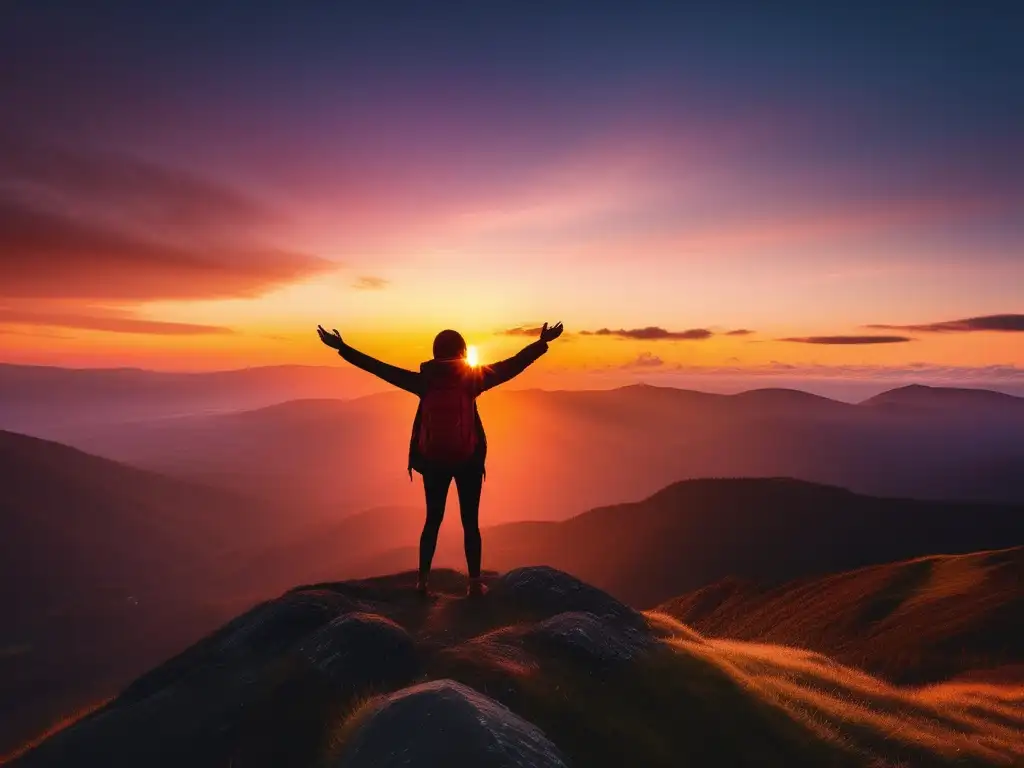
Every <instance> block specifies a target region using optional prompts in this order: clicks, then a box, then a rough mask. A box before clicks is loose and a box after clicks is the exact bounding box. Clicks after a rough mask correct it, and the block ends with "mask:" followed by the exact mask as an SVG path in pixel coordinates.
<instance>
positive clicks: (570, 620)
mask: <svg viewBox="0 0 1024 768" xmlns="http://www.w3.org/2000/svg"><path fill="white" fill-rule="evenodd" d="M523 642H524V644H525V645H526V647H527V648H528V649H531V650H533V651H535V652H536V653H550V654H564V655H567V656H570V657H572V658H575V659H577V660H579V661H580V662H582V663H584V664H596V665H602V666H608V665H616V664H621V663H626V662H630V661H633V660H634V659H636V658H638V657H639V656H640V655H641V654H643V653H644V652H645V651H647V650H648V649H650V648H652V647H653V646H654V643H655V640H654V638H653V636H652V635H651V633H650V632H648V631H647V630H646V629H637V628H636V627H633V626H628V625H623V624H620V623H619V622H617V621H615V620H614V619H612V620H609V619H608V618H606V617H602V616H595V615H594V614H592V613H586V612H584V611H569V612H566V613H559V614H557V615H556V616H552V617H551V618H550V619H545V620H544V621H542V622H540V623H539V624H536V625H534V626H532V627H530V628H529V629H527V630H526V632H525V633H524V635H523Z"/></svg>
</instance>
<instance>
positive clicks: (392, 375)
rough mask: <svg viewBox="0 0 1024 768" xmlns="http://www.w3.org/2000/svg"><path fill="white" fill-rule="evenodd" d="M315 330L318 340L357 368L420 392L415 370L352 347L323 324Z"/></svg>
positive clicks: (417, 392) (411, 390)
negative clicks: (327, 329)
mask: <svg viewBox="0 0 1024 768" xmlns="http://www.w3.org/2000/svg"><path fill="white" fill-rule="evenodd" d="M316 332H317V334H318V335H319V336H320V341H322V342H323V343H324V344H326V345H327V346H328V347H330V348H331V349H336V350H338V354H339V355H341V356H342V357H343V358H344V359H345V360H346V361H348V362H350V363H352V365H354V366H356V367H357V368H362V369H363V370H364V371H366V372H367V373H372V374H373V375H374V376H376V377H378V378H380V379H384V381H386V382H387V383H388V384H392V385H394V386H396V387H398V388H399V389H404V390H405V391H406V392H412V393H413V394H414V395H418V394H420V375H419V374H418V373H416V372H415V371H408V370H406V369H405V368H399V367H398V366H397V365H389V364H388V363H384V362H381V361H380V360H378V359H376V358H375V357H370V356H369V355H367V354H364V353H363V352H360V351H359V350H358V349H353V348H352V347H350V346H349V345H348V344H346V343H345V342H344V341H342V340H341V334H340V333H338V331H337V330H335V331H334V333H328V332H327V331H325V330H324V329H323V326H320V325H318V326H317V327H316Z"/></svg>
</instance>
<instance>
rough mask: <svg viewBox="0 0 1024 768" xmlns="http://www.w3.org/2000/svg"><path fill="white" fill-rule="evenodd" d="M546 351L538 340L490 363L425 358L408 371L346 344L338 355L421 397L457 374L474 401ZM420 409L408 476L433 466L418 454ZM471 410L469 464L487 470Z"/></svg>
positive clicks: (481, 430) (477, 417)
mask: <svg viewBox="0 0 1024 768" xmlns="http://www.w3.org/2000/svg"><path fill="white" fill-rule="evenodd" d="M547 351H548V345H547V342H545V341H541V340H539V339H538V340H537V341H535V342H533V343H532V344H528V345H527V346H526V347H524V348H523V349H521V350H520V351H519V352H518V353H517V354H515V355H513V356H512V357H510V358H507V359H505V360H501V361H499V362H497V363H493V364H492V365H482V366H479V367H476V368H473V367H470V366H469V365H467V364H466V363H465V361H463V360H462V359H458V360H427V361H426V362H424V363H421V364H420V370H419V371H410V370H407V369H405V368H399V367H398V366H395V365H390V364H389V363H385V362H382V361H380V360H377V359H376V358H373V357H370V356H369V355H367V354H365V353H363V352H360V351H359V350H357V349H354V348H352V347H350V346H349V345H347V344H343V345H342V347H341V348H340V349H339V350H338V354H339V355H341V357H342V358H343V359H344V360H346V361H347V362H349V363H351V364H352V365H354V366H356V367H357V368H362V369H363V370H364V371H366V372H367V373H372V374H373V375H374V376H377V377H378V378H380V379H383V380H384V381H386V382H388V383H389V384H391V385H393V386H396V387H398V388H399V389H403V390H405V391H406V392H410V393H412V394H414V395H416V396H417V397H419V398H421V400H422V397H423V394H424V393H425V392H426V391H428V389H429V387H430V386H431V383H432V382H434V381H436V380H437V379H438V378H439V377H448V376H458V377H460V378H462V379H463V381H464V384H465V386H466V387H467V388H468V389H469V390H470V394H471V395H472V397H473V399H474V401H475V400H476V398H477V397H479V396H480V395H482V394H483V393H484V392H486V391H487V390H489V389H493V388H494V387H496V386H498V385H499V384H504V383H505V382H506V381H508V380H509V379H512V378H514V377H516V376H518V375H519V374H520V373H522V372H523V371H525V370H526V369H527V368H528V367H529V366H530V365H531V364H532V363H534V362H536V360H537V359H538V358H539V357H540V356H541V355H543V354H544V353H545V352H547ZM421 408H422V402H421V403H420V405H418V406H417V408H416V416H415V418H414V419H413V423H412V434H411V436H410V438H409V462H408V467H407V469H408V471H409V476H410V478H411V477H412V471H413V470H414V469H415V470H416V471H417V472H419V473H421V474H422V473H423V472H425V471H430V470H431V469H434V468H435V467H432V466H431V465H430V463H429V462H428V461H427V460H426V459H425V458H424V457H423V456H422V455H421V454H420V452H419V448H418V445H417V440H416V436H417V431H418V429H419V425H420V414H421ZM473 412H474V415H475V420H476V430H477V447H476V452H475V453H474V455H473V457H472V458H471V459H470V460H469V463H470V465H472V466H474V467H477V468H479V470H480V471H481V472H486V466H485V465H486V461H487V435H486V433H485V432H484V425H483V422H482V421H481V420H480V411H479V410H478V409H477V407H476V403H475V402H474V404H473Z"/></svg>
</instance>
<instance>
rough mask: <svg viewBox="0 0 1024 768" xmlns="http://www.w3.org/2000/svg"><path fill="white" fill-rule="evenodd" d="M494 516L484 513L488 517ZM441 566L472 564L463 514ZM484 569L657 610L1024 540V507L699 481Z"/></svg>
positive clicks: (521, 541) (529, 530) (496, 557)
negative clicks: (676, 602)
mask: <svg viewBox="0 0 1024 768" xmlns="http://www.w3.org/2000/svg"><path fill="white" fill-rule="evenodd" d="M484 514H485V515H486V513H484ZM445 526H447V527H448V529H449V530H450V531H451V534H450V535H449V537H448V538H447V539H445V540H444V541H443V542H442V544H441V545H439V548H438V555H437V562H438V563H440V564H443V565H449V566H456V567H458V566H460V565H461V564H462V562H463V554H462V550H461V541H460V540H459V539H458V538H457V537H456V536H455V535H453V534H454V533H455V532H456V531H457V527H458V520H457V516H456V515H454V514H453V515H451V516H450V519H447V520H446V522H445ZM483 542H484V550H483V551H484V564H485V566H487V567H490V568H494V569H496V570H506V569H509V568H514V567H516V566H519V565H522V564H527V563H549V564H551V565H553V566H555V567H557V568H561V569H563V570H566V571H569V572H570V573H573V574H576V575H578V576H579V577H580V578H583V579H585V580H587V581H588V582H590V583H592V584H595V585H596V586H598V587H600V588H602V589H606V590H608V591H609V592H611V593H612V594H614V595H615V596H616V597H618V598H620V599H622V600H625V601H626V602H628V603H629V604H630V605H638V606H642V607H653V606H655V605H657V604H658V603H661V602H662V601H664V600H667V599H670V598H672V597H675V596H677V595H680V594H682V593H684V592H688V591H691V590H694V589H697V588H700V587H702V586H705V585H707V584H712V583H714V582H717V581H719V580H721V579H724V578H726V577H730V576H732V577H738V578H744V579H752V580H756V581H758V582H759V583H762V584H767V585H777V584H781V583H782V582H785V581H789V580H791V579H795V578H803V577H807V576H815V575H823V574H827V573H834V572H836V571H842V570H847V569H850V568H857V567H860V566H865V565H872V564H880V563H888V562H893V561H897V560H903V559H906V558H908V557H916V556H922V555H930V554H936V553H961V552H971V551H975V550H982V549H995V548H1000V547H1006V546H1012V545H1015V544H1019V543H1021V542H1024V508H1021V507H1012V506H1000V505H986V504H952V503H942V502H924V501H912V500H908V499H884V498H875V497H871V496H862V495H860V494H855V493H851V492H849V491H845V490H843V489H841V488H834V487H830V486H823V485H816V484H813V483H805V482H801V481H798V480H791V479H785V478H776V479H749V478H748V479H717V480H716V479H708V480H690V481H684V482H680V483H674V484H673V485H670V486H668V487H667V488H664V489H663V490H661V491H659V492H658V493H655V494H653V495H652V496H650V497H648V498H646V499H644V500H642V501H638V502H634V503H630V504H617V505H612V506H606V507H599V508H597V509H593V510H591V511H589V512H585V513H583V514H581V515H577V516H576V517H573V518H571V519H569V520H566V521H564V522H559V523H541V524H538V523H513V524H509V525H503V526H496V527H493V528H488V529H486V530H485V531H484V534H483ZM415 557H416V554H415V551H414V550H413V549H411V548H408V549H403V550H399V551H395V552H391V553H387V554H385V555H379V556H374V557H371V558H369V559H368V560H367V561H366V562H364V563H360V564H358V565H356V566H354V567H355V568H358V572H359V573H368V574H384V573H389V572H394V571H396V570H400V569H403V568H408V567H411V566H412V565H414V564H415V562H416V559H415Z"/></svg>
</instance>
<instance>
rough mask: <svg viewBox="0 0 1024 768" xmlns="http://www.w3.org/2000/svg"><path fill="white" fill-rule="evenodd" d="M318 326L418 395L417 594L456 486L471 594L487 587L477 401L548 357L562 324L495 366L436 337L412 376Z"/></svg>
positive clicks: (413, 463)
mask: <svg viewBox="0 0 1024 768" xmlns="http://www.w3.org/2000/svg"><path fill="white" fill-rule="evenodd" d="M332 330H333V332H331V333H329V332H327V331H326V330H325V329H324V328H323V326H320V325H318V326H317V334H318V335H319V337H320V340H321V341H322V342H323V343H324V344H326V345H327V346H328V347H330V348H331V349H334V350H337V352H338V354H339V355H340V356H341V357H342V358H343V359H344V360H346V361H347V362H349V363H351V364H352V365H354V366H356V367H357V368H361V369H363V370H364V371H367V372H368V373H372V374H373V375H374V376H377V377H378V378H380V379H383V380H384V381H386V382H388V383H389V384H391V385H393V386H395V387H398V388H399V389H402V390H405V391H406V392H410V393H412V394H414V395H416V396H417V397H419V399H420V402H419V405H418V406H417V408H416V416H415V418H414V419H413V424H412V436H411V437H410V439H409V461H408V466H407V469H408V472H409V479H410V480H411V479H412V473H413V470H415V471H417V472H419V473H420V475H421V476H422V478H423V491H424V496H425V499H426V507H427V515H426V521H425V522H424V525H423V532H422V533H421V534H420V547H419V578H418V580H417V584H416V589H417V590H418V591H419V592H420V593H421V594H424V595H425V594H427V593H428V592H429V579H430V566H431V563H432V561H433V559H434V551H435V549H436V548H437V535H438V532H439V531H440V529H441V521H442V519H443V518H444V511H445V505H446V502H447V498H448V489H449V487H450V486H451V483H452V481H453V480H454V481H455V488H456V491H457V493H458V497H459V513H460V517H461V518H462V532H463V541H464V545H465V550H466V566H467V568H468V572H469V588H468V594H469V595H470V596H476V595H481V594H483V593H484V592H485V591H486V587H485V586H484V584H483V583H482V582H481V580H480V561H481V555H482V544H481V541H480V494H481V490H482V487H483V481H484V477H485V476H486V473H487V470H486V460H487V436H486V433H485V432H484V426H483V422H482V421H481V420H480V412H479V411H478V409H477V406H476V398H477V397H479V396H480V395H481V394H483V393H484V392H486V391H487V390H489V389H493V388H494V387H496V386H498V385H499V384H503V383H505V382H506V381H508V380H509V379H512V378H514V377H516V376H518V375H519V374H520V373H522V372H523V371H524V370H526V369H527V368H528V367H529V366H530V365H531V364H533V363H534V362H535V361H536V360H537V359H538V358H539V357H540V356H541V355H543V354H544V353H545V352H547V349H548V343H549V342H552V341H554V340H555V339H557V338H558V337H559V336H561V335H562V330H563V328H562V324H561V323H560V322H559V323H556V324H555V325H552V326H550V327H549V326H548V324H547V323H544V325H543V327H541V328H540V329H539V330H538V335H539V338H538V339H537V340H536V341H533V342H532V343H530V344H528V345H526V346H525V347H524V348H523V349H521V350H520V351H519V352H518V353H517V354H515V355H513V356H512V357H510V358H507V359H505V360H501V361H499V362H496V363H493V364H491V365H480V366H475V365H470V363H469V361H468V360H467V351H468V348H467V346H466V340H465V339H464V338H463V337H462V335H461V334H460V333H458V332H457V331H453V330H450V329H448V330H444V331H441V332H440V333H439V334H437V336H436V337H435V338H434V344H433V358H432V359H431V360H427V361H426V362H423V363H421V364H420V370H419V371H418V372H417V371H410V370H407V369H405V368H399V367H398V366H394V365H390V364H388V363H385V362H382V361H380V360H377V359H376V358H373V357H371V356H370V355H367V354H365V353H363V352H360V351H358V350H356V349H354V348H352V347H351V346H349V345H348V344H346V343H345V342H344V341H343V340H342V338H341V334H340V333H338V331H337V329H332Z"/></svg>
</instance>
